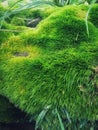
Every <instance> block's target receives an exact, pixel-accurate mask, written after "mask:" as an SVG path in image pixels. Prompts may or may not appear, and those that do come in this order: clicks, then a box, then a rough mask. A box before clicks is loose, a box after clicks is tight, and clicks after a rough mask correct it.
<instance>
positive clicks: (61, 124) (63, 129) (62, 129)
mask: <svg viewBox="0 0 98 130" xmlns="http://www.w3.org/2000/svg"><path fill="white" fill-rule="evenodd" d="M55 110H56V113H57V116H58V119H59V122H60V127H61V130H65V128H64V125H63V122H62V119H61V117H60V114H59V112H58V110H57V108H56V109H55Z"/></svg>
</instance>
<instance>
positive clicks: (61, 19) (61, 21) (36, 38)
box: [22, 6, 96, 49]
mask: <svg viewBox="0 0 98 130" xmlns="http://www.w3.org/2000/svg"><path fill="white" fill-rule="evenodd" d="M85 15H86V12H85V11H83V10H81V9H80V8H79V7H77V6H75V7H74V6H73V7H70V6H68V7H64V8H61V9H60V10H59V11H57V12H56V13H53V14H51V15H50V16H49V17H48V18H46V19H45V20H43V21H42V22H40V24H39V25H38V27H37V29H36V30H34V31H31V32H30V33H28V32H27V33H26V34H25V33H24V34H23V36H22V38H23V39H25V41H26V42H27V44H33V45H35V44H37V45H39V46H40V47H48V49H49V48H51V49H56V48H58V49H60V48H64V47H66V45H74V44H77V43H80V42H81V41H86V42H88V41H89V40H94V39H95V37H96V35H95V34H96V28H95V27H94V26H93V25H92V24H91V23H89V22H88V25H89V33H90V37H89V38H88V35H87V29H86V24H85V20H84V19H85ZM25 41H24V42H25Z"/></svg>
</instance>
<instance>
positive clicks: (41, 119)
mask: <svg viewBox="0 0 98 130" xmlns="http://www.w3.org/2000/svg"><path fill="white" fill-rule="evenodd" d="M50 107H51V106H50V105H49V106H47V107H45V108H44V109H43V110H42V111H41V113H40V114H39V116H38V118H37V120H36V125H35V130H37V129H38V128H39V126H40V125H41V123H42V121H43V119H44V117H45V115H46V113H47V112H48V110H49V109H50Z"/></svg>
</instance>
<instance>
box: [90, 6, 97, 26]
mask: <svg viewBox="0 0 98 130" xmlns="http://www.w3.org/2000/svg"><path fill="white" fill-rule="evenodd" d="M89 17H90V18H89V19H90V21H91V22H92V23H93V24H94V25H95V26H96V27H97V28H98V4H95V5H93V6H92V8H91V11H90V14H89Z"/></svg>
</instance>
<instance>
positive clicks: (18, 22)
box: [11, 17, 25, 26]
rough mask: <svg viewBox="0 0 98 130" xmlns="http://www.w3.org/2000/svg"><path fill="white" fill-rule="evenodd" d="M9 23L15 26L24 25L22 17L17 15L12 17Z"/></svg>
mask: <svg viewBox="0 0 98 130" xmlns="http://www.w3.org/2000/svg"><path fill="white" fill-rule="evenodd" d="M11 24H12V25H13V24H14V25H16V26H24V25H25V21H24V19H22V18H18V17H14V18H13V19H12V20H11Z"/></svg>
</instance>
